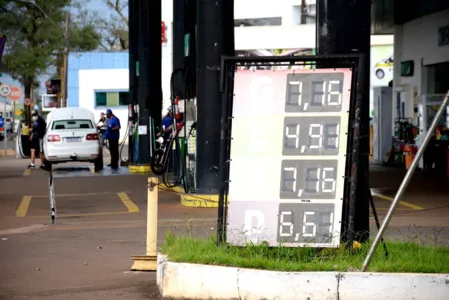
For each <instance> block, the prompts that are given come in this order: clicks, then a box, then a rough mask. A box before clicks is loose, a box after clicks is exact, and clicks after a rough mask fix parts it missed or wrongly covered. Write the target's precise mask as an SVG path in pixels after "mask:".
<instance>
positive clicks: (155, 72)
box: [137, 0, 162, 165]
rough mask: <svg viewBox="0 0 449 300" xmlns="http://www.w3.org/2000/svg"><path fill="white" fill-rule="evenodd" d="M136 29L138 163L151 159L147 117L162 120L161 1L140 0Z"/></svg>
mask: <svg viewBox="0 0 449 300" xmlns="http://www.w3.org/2000/svg"><path fill="white" fill-rule="evenodd" d="M139 12H140V20H139V21H140V22H139V30H138V33H139V34H138V48H139V49H138V62H139V63H138V66H137V68H138V70H137V72H138V74H139V76H138V86H139V88H138V103H139V112H138V113H139V121H138V125H139V126H143V127H145V128H146V134H141V135H139V141H138V143H139V148H138V149H139V155H138V161H137V164H138V165H148V164H149V162H150V148H149V147H152V145H153V143H151V142H150V138H149V137H150V134H149V131H150V126H149V123H150V117H151V118H152V119H153V121H154V124H155V125H157V124H160V123H161V119H162V83H161V72H162V47H161V0H152V1H141V2H140V5H139Z"/></svg>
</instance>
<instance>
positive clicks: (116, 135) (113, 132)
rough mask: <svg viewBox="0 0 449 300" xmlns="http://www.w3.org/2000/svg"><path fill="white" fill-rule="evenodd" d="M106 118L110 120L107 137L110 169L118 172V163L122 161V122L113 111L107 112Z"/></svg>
mask: <svg viewBox="0 0 449 300" xmlns="http://www.w3.org/2000/svg"><path fill="white" fill-rule="evenodd" d="M106 117H107V118H108V122H107V125H108V127H107V128H106V134H105V137H106V139H107V140H108V142H109V152H110V153H111V163H110V164H109V165H108V167H111V169H113V170H116V169H118V162H119V159H120V158H119V150H118V147H119V139H120V128H121V127H120V120H119V118H117V117H116V116H115V115H114V114H113V113H112V110H110V109H108V110H106Z"/></svg>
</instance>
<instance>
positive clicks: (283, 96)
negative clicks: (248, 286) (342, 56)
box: [227, 69, 352, 247]
mask: <svg viewBox="0 0 449 300" xmlns="http://www.w3.org/2000/svg"><path fill="white" fill-rule="evenodd" d="M351 77H352V71H351V70H350V69H318V70H294V71H293V70H279V71H277V70H275V71H273V70H256V71H247V70H239V71H237V72H236V74H235V76H234V100H233V108H232V116H233V120H232V132H231V136H232V140H231V152H230V158H231V162H230V169H229V180H230V182H229V192H228V201H229V204H228V225H227V228H228V233H227V240H228V243H230V244H233V245H245V243H247V242H248V241H251V242H255V243H258V242H262V241H265V242H268V243H269V245H270V246H279V245H283V246H291V247H297V246H308V247H338V245H339V244H340V231H341V218H342V209H343V196H344V185H345V179H344V177H345V170H346V152H347V142H348V125H349V108H350V99H351V90H350V89H351Z"/></svg>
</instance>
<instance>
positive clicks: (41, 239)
mask: <svg viewBox="0 0 449 300" xmlns="http://www.w3.org/2000/svg"><path fill="white" fill-rule="evenodd" d="M26 163H27V161H26V160H16V159H13V158H5V157H3V158H0V182H1V185H0V186H1V193H0V253H1V255H0V265H1V266H2V269H3V270H2V272H1V273H0V299H1V300H4V299H8V300H15V299H33V300H34V299H46V300H50V299H51V300H52V299H55V300H56V299H108V300H114V299H158V295H157V289H156V285H155V274H154V273H132V272H128V270H129V269H130V267H131V265H132V261H131V255H143V254H145V230H146V201H147V198H146V182H147V177H146V176H140V175H131V174H128V173H127V172H126V169H125V170H121V171H120V172H119V173H118V174H116V173H114V174H112V173H111V172H110V171H108V170H105V171H104V174H103V175H102V176H98V175H96V176H94V174H92V173H91V172H90V169H89V166H87V165H78V168H77V169H76V171H73V170H72V171H68V170H67V167H68V165H61V166H60V167H57V168H56V172H55V174H56V175H55V192H56V197H57V217H58V218H57V225H55V226H50V225H48V224H49V220H50V218H49V200H48V187H47V184H48V174H47V173H46V172H45V171H41V170H33V171H24V169H23V166H25V165H26ZM72 176H76V177H72ZM159 202H160V203H159V239H160V240H161V241H162V240H163V239H164V233H165V231H166V230H171V231H174V232H183V233H186V232H190V233H193V234H195V235H197V236H199V237H206V236H207V235H208V234H213V233H214V229H213V227H215V218H214V217H215V211H214V210H203V209H194V208H187V207H183V206H181V205H180V204H179V197H178V196H177V195H176V194H172V193H169V192H164V191H160V195H159ZM18 215H19V216H18Z"/></svg>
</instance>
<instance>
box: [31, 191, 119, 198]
mask: <svg viewBox="0 0 449 300" xmlns="http://www.w3.org/2000/svg"><path fill="white" fill-rule="evenodd" d="M107 195H116V193H114V192H103V193H84V194H57V195H56V197H57V198H59V197H77V196H79V197H86V196H107ZM48 197H49V196H48V195H37V196H34V195H33V198H48Z"/></svg>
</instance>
